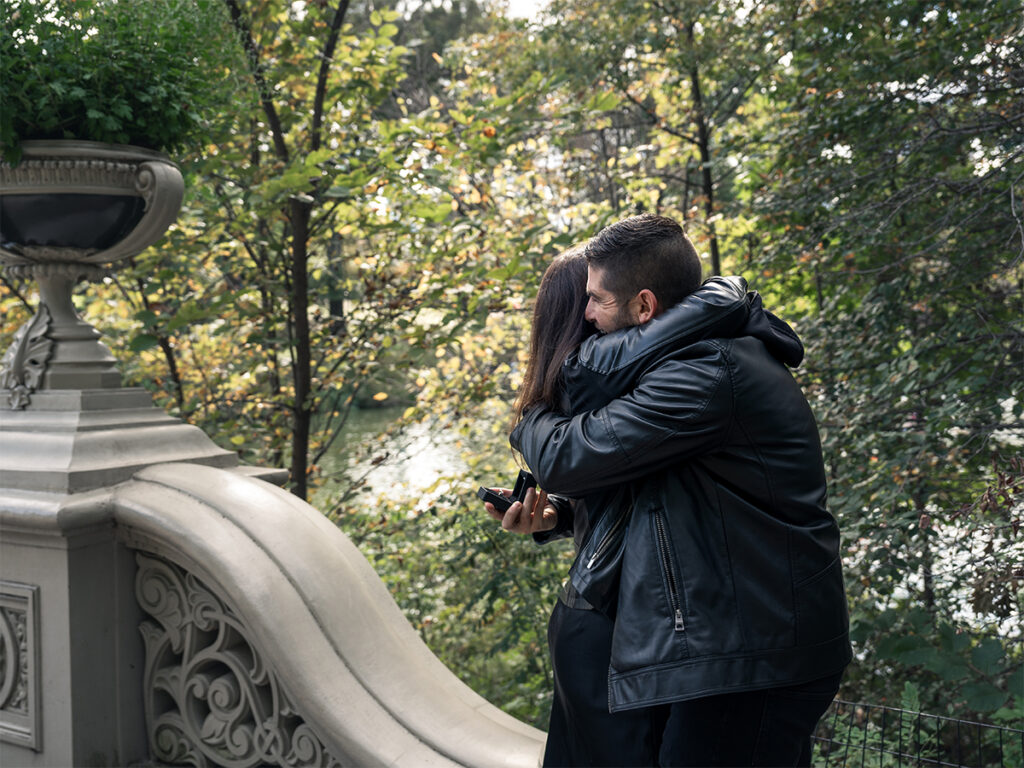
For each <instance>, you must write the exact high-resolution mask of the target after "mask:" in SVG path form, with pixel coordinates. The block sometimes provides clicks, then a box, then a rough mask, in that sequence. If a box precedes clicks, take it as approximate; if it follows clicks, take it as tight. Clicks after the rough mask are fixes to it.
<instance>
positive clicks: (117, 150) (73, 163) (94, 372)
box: [0, 141, 184, 409]
mask: <svg viewBox="0 0 1024 768" xmlns="http://www.w3.org/2000/svg"><path fill="white" fill-rule="evenodd" d="M22 148H23V154H22V159H21V161H20V162H19V163H18V164H17V165H16V166H13V167H12V166H10V165H7V164H0V265H3V266H4V267H6V269H7V271H8V272H9V273H11V274H13V275H15V276H17V277H21V278H33V279H35V280H36V281H37V282H38V284H39V292H40V299H41V301H40V307H39V312H38V313H37V314H36V316H35V317H33V318H32V319H31V320H29V322H27V323H26V324H25V325H24V326H23V327H22V328H21V329H20V330H19V331H18V333H17V334H16V336H15V339H14V343H13V344H12V345H11V347H10V348H9V349H8V350H7V353H6V354H5V355H4V358H3V362H2V370H0V388H2V389H5V390H7V394H8V401H9V406H8V407H10V408H12V409H21V408H24V407H25V406H26V405H27V404H28V403H29V399H30V397H31V395H32V393H33V392H35V391H36V390H38V389H99V388H107V387H116V386H118V385H119V383H120V375H119V374H118V372H117V370H116V368H115V367H114V358H113V356H112V355H111V354H110V352H109V350H108V349H107V348H106V347H105V346H103V345H102V344H101V343H100V342H99V340H98V338H99V333H98V332H97V331H96V330H95V329H94V328H93V327H92V326H91V325H89V324H88V323H85V322H83V321H82V319H81V318H79V317H78V314H77V313H76V312H75V309H74V307H73V305H72V303H71V290H72V288H73V287H74V284H75V283H76V282H77V281H78V280H81V279H83V278H96V277H98V276H100V275H102V274H103V273H104V267H105V266H106V265H109V264H112V263H114V262H117V261H119V260H121V259H125V258H128V257H131V256H134V255H135V254H137V253H139V252H140V251H142V250H143V249H145V248H147V247H148V246H150V245H152V244H153V243H154V242H156V241H157V240H158V239H159V238H160V237H161V236H162V235H163V233H164V232H165V231H166V230H167V227H168V226H170V224H171V223H172V222H173V221H174V219H175V218H176V217H177V215H178V211H179V209H180V208H181V201H182V197H183V194H184V183H183V180H182V177H181V172H180V171H179V170H178V167H177V166H176V165H174V163H172V162H171V161H170V160H169V159H168V158H167V157H166V156H164V155H162V154H160V153H158V152H152V151H149V150H145V149H141V148H137V147H127V146H118V145H112V144H99V143H96V142H87V141H26V142H24V143H23V144H22Z"/></svg>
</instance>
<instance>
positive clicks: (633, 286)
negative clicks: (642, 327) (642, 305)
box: [586, 213, 701, 309]
mask: <svg viewBox="0 0 1024 768" xmlns="http://www.w3.org/2000/svg"><path fill="white" fill-rule="evenodd" d="M586 255H587V262H588V263H589V264H590V265H591V266H594V267H596V268H598V269H600V270H601V271H602V273H603V278H604V288H605V289H606V290H608V291H609V292H610V293H611V294H612V295H613V296H615V298H616V299H618V300H620V301H628V300H629V299H631V298H633V297H634V296H636V295H637V294H638V293H639V292H640V291H642V290H643V289H644V288H647V289H650V290H651V291H652V292H653V293H654V295H655V296H656V297H657V299H658V303H659V304H660V305H661V306H662V308H665V309H667V308H668V307H671V306H673V305H674V304H677V303H678V302H679V301H681V300H682V299H683V298H684V297H686V296H688V295H689V294H691V293H693V292H694V291H695V290H697V288H699V287H700V284H701V264H700V257H699V256H698V255H697V250H696V249H695V248H694V247H693V243H691V242H690V238H688V237H687V236H686V234H685V233H684V232H683V228H682V227H681V226H679V224H678V223H676V222H675V221H674V220H673V219H670V218H668V217H667V216H658V215H656V214H653V213H644V214H641V215H639V216H630V217H629V218H628V219H623V220H622V221H618V222H616V223H614V224H610V225H609V226H607V227H605V228H604V229H602V230H601V231H600V232H599V233H598V234H597V236H596V237H595V238H594V239H593V240H591V241H590V243H589V245H588V246H587V250H586Z"/></svg>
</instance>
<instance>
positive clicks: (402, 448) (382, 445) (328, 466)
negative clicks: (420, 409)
mask: <svg viewBox="0 0 1024 768" xmlns="http://www.w3.org/2000/svg"><path fill="white" fill-rule="evenodd" d="M403 410H404V409H403V408H369V409H364V410H357V409H352V412H351V414H350V415H349V419H348V422H347V423H346V424H345V431H344V433H343V434H342V435H341V436H340V437H339V438H338V440H337V442H336V443H335V444H334V447H333V449H332V451H331V453H330V454H329V455H327V456H325V457H324V458H323V459H322V460H321V462H320V466H321V469H322V472H323V476H324V477H325V479H326V482H325V487H324V488H323V489H321V490H320V491H318V492H317V494H316V495H315V496H314V504H316V503H317V502H318V501H319V502H321V503H323V504H325V505H326V503H327V499H328V498H329V497H330V496H331V495H333V494H335V493H337V490H338V488H339V486H340V487H345V486H347V485H348V484H349V482H351V481H352V480H355V479H358V478H365V481H366V485H367V486H368V487H366V488H364V491H367V492H371V493H372V492H374V491H380V490H384V489H389V490H393V491H394V493H395V494H396V495H405V494H414V493H416V492H418V491H422V490H424V489H426V488H429V487H430V486H431V485H432V484H433V483H434V482H436V481H437V479H438V478H439V477H440V476H441V475H445V474H450V473H451V472H453V471H458V470H461V469H464V468H465V463H464V462H463V461H462V458H461V457H460V455H459V450H458V448H457V446H456V445H455V442H456V439H457V437H456V436H455V435H454V434H444V433H441V434H439V433H438V432H437V431H436V430H431V429H430V428H429V427H428V426H427V425H424V424H415V425H413V426H411V427H409V428H408V429H406V430H405V432H404V433H402V434H400V435H386V433H387V431H388V429H389V428H391V427H393V426H394V424H395V423H396V422H397V421H398V420H399V418H400V417H401V415H402V412H403ZM385 457H386V458H385Z"/></svg>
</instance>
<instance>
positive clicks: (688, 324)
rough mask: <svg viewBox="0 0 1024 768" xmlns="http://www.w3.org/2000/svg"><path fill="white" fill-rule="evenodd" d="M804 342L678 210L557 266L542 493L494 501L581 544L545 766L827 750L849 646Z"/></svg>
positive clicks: (531, 434) (763, 757)
mask: <svg viewBox="0 0 1024 768" xmlns="http://www.w3.org/2000/svg"><path fill="white" fill-rule="evenodd" d="M802 357H803V346H802V344H801V343H800V340H799V338H798V337H797V336H796V334H795V333H794V332H793V330H792V329H791V328H790V327H789V326H788V325H787V324H786V323H784V322H782V321H781V320H779V319H778V318H777V317H775V316H774V315H772V314H771V313H770V312H768V311H766V310H765V309H764V307H763V306H762V303H761V299H760V297H759V296H758V295H757V294H756V293H753V292H748V291H747V287H746V283H745V282H744V280H743V279H742V278H739V277H728V278H721V277H713V278H710V279H709V280H707V281H705V282H701V264H700V259H699V258H698V256H697V253H696V251H695V250H694V247H693V245H692V243H691V242H690V240H689V239H688V238H687V237H686V235H685V234H684V233H683V230H682V228H681V227H680V226H679V224H677V223H676V222H675V221H673V220H671V219H668V218H665V217H663V216H655V215H650V214H645V215H642V216H634V217H631V218H628V219H625V220H623V221H620V222H618V223H616V224H613V225H611V226H609V227H607V228H605V229H604V230H602V231H601V232H600V233H599V234H598V235H597V236H596V237H594V238H593V239H592V240H590V241H589V242H587V243H586V244H584V245H582V246H578V247H577V248H574V249H572V250H570V251H569V252H567V253H564V254H562V255H561V256H559V257H557V258H556V259H555V260H554V261H553V262H552V263H551V265H550V267H549V268H548V269H547V271H546V272H545V274H544V277H543V280H542V282H541V286H540V290H539V292H538V294H537V300H536V305H535V308H534V315H533V329H532V336H531V342H530V355H529V361H528V365H527V369H526V374H525V378H524V382H523V385H522V388H521V390H520V392H519V396H518V398H517V401H516V426H515V428H514V429H513V431H512V434H511V436H510V442H511V444H512V446H513V448H515V449H516V450H517V451H518V452H519V453H520V455H521V456H522V458H523V460H524V462H525V463H526V465H527V466H528V467H529V469H530V471H531V472H532V473H533V475H534V476H535V477H536V479H537V482H538V485H539V487H540V489H543V490H532V489H531V490H529V491H527V493H526V495H525V498H524V499H523V501H522V502H516V503H514V504H513V505H512V506H511V507H510V508H509V509H508V510H507V511H506V512H505V513H500V512H498V511H497V510H495V508H494V507H493V505H491V504H487V505H486V507H487V511H488V512H489V513H490V514H491V515H492V516H493V517H494V518H495V519H497V520H500V521H501V523H502V526H503V527H504V528H505V529H506V530H510V531H516V532H519V533H529V534H532V535H533V537H534V538H535V539H536V540H537V541H538V542H540V543H544V542H546V541H550V540H553V539H556V538H561V537H568V536H572V537H573V538H574V539H575V542H576V545H577V548H578V553H577V556H576V559H575V561H574V563H573V565H572V568H571V569H570V572H569V578H568V580H567V582H566V584H565V587H564V588H563V590H562V594H561V596H560V598H559V601H558V603H557V605H556V606H555V609H554V611H553V613H552V616H551V621H550V624H549V627H548V643H549V647H550V652H551V657H552V663H553V669H554V679H555V691H554V700H553V703H552V711H551V720H550V725H549V729H548V740H547V746H546V749H545V754H544V765H545V766H577V765H607V766H634V765H636V766H655V765H660V766H684V765H685V766H739V765H747V766H778V765H804V766H806V765H810V760H811V733H812V732H813V729H814V727H815V725H816V723H817V721H818V718H819V717H820V716H821V715H822V714H823V712H824V711H825V709H826V708H827V707H828V705H829V703H830V702H831V701H832V699H833V697H834V696H835V694H836V692H837V690H838V688H839V682H840V678H841V675H842V672H843V669H844V668H845V667H846V665H847V663H848V662H849V660H850V656H851V653H850V644H849V637H848V618H847V608H846V597H845V593H844V590H843V579H842V570H841V564H840V559H839V530H838V527H837V526H836V522H835V520H834V519H833V517H832V515H831V514H830V513H829V512H828V510H827V508H826V481H825V468H824V462H823V459H822V453H821V445H820V441H819V437H818V431H817V427H816V425H815V421H814V417H813V415H812V413H811V409H810V407H809V406H808V404H807V401H806V399H805V398H804V396H803V394H802V392H801V390H800V388H799V387H798V385H797V384H796V382H795V381H794V379H793V377H792V376H791V375H790V373H789V370H788V367H792V366H796V365H798V364H799V363H800V361H801V359H802ZM503 492H505V493H506V494H507V493H508V492H507V491H503ZM549 494H550V495H549Z"/></svg>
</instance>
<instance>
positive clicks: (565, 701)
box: [544, 602, 668, 768]
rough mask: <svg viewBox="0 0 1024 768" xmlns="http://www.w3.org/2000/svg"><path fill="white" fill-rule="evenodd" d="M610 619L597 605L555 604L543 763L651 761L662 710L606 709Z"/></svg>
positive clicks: (550, 765) (548, 767)
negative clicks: (552, 689) (552, 683)
mask: <svg viewBox="0 0 1024 768" xmlns="http://www.w3.org/2000/svg"><path fill="white" fill-rule="evenodd" d="M614 626H615V625H614V623H613V622H612V620H611V619H609V618H608V617H607V616H605V615H604V614H603V613H600V612H599V611H592V610H584V609H579V608H569V607H567V606H565V605H563V604H562V603H561V602H558V603H556V604H555V610H554V611H552V613H551V620H550V621H549V622H548V647H549V649H550V650H551V664H552V667H553V668H554V677H555V694H554V699H553V701H552V703H551V720H550V722H549V724H548V741H547V746H546V747H545V748H544V766H545V768H554V767H555V766H583V765H595V766H623V767H624V766H652V765H655V764H656V762H657V759H658V747H659V739H660V735H661V730H662V727H663V726H664V721H665V717H666V716H667V714H668V713H667V710H666V711H662V708H650V709H635V710H630V711H627V712H616V713H615V714H611V713H609V712H608V659H609V658H610V657H611V650H612V629H613V627H614Z"/></svg>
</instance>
